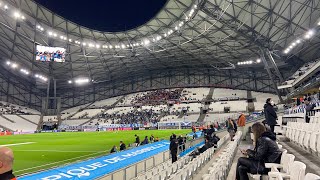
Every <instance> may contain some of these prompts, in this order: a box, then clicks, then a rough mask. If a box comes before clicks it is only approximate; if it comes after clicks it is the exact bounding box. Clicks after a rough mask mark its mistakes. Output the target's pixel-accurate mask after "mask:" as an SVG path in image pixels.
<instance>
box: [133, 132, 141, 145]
mask: <svg viewBox="0 0 320 180" xmlns="http://www.w3.org/2000/svg"><path fill="white" fill-rule="evenodd" d="M134 136H135V137H136V141H135V142H134V143H135V144H136V146H139V145H140V137H139V136H138V135H136V134H135V135H134Z"/></svg>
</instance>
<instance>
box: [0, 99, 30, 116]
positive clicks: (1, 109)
mask: <svg viewBox="0 0 320 180" xmlns="http://www.w3.org/2000/svg"><path fill="white" fill-rule="evenodd" d="M27 109H28V108H22V107H18V106H15V105H11V104H3V103H1V102H0V114H23V115H30V114H31V113H29V112H27Z"/></svg>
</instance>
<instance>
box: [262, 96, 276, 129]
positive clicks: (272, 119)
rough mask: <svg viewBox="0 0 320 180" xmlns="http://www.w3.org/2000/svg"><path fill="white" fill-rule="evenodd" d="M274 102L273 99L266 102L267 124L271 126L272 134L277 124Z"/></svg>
mask: <svg viewBox="0 0 320 180" xmlns="http://www.w3.org/2000/svg"><path fill="white" fill-rule="evenodd" d="M273 105H274V102H273V101H272V99H271V98H268V99H267V100H266V104H265V105H264V107H263V108H264V114H265V117H266V122H267V124H268V125H269V126H270V130H271V132H273V133H274V126H275V125H276V124H277V113H276V111H275V110H274V109H273Z"/></svg>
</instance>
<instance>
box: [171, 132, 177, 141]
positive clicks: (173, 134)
mask: <svg viewBox="0 0 320 180" xmlns="http://www.w3.org/2000/svg"><path fill="white" fill-rule="evenodd" d="M173 136H176V135H175V134H174V133H172V135H171V136H170V141H172V139H173Z"/></svg>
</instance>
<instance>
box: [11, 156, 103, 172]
mask: <svg viewBox="0 0 320 180" xmlns="http://www.w3.org/2000/svg"><path fill="white" fill-rule="evenodd" d="M102 152H103V153H106V152H108V151H98V152H95V153H90V154H87V155H83V156H78V157H74V158H70V159H65V160H62V161H56V162H52V163H47V164H43V165H40V166H34V167H31V168H26V169H21V170H17V171H15V172H24V171H27V170H30V169H36V168H39V167H46V166H49V165H53V164H58V163H62V162H66V161H67V162H68V161H70V160H74V159H79V158H82V157H87V156H91V155H95V154H99V153H102ZM83 160H85V159H83ZM62 165H63V164H60V165H59V166H62Z"/></svg>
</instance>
